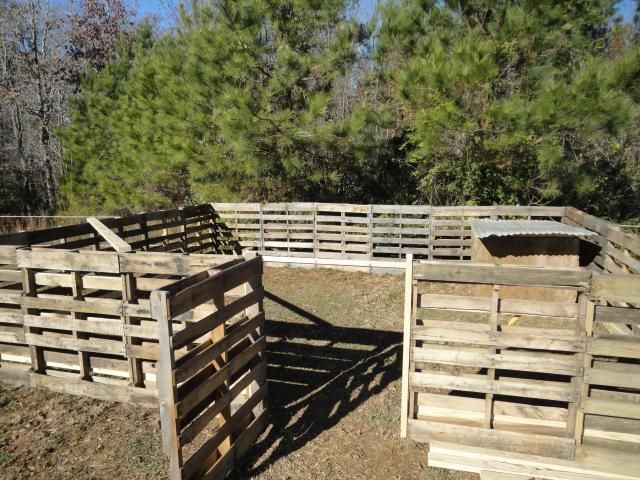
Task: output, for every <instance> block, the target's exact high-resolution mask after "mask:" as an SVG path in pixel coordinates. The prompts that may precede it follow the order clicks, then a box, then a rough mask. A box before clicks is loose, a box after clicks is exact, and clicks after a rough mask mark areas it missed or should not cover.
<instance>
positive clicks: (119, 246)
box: [87, 217, 131, 253]
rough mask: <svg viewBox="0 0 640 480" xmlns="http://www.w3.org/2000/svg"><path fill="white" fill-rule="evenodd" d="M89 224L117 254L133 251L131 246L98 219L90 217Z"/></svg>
mask: <svg viewBox="0 0 640 480" xmlns="http://www.w3.org/2000/svg"><path fill="white" fill-rule="evenodd" d="M87 223H89V225H91V226H92V227H93V228H94V229H95V231H96V232H98V233H99V234H100V236H101V237H102V238H104V239H105V240H106V242H107V243H108V244H109V245H111V247H112V248H113V249H114V250H115V251H116V252H120V253H124V252H130V251H131V245H129V244H128V243H127V242H125V241H124V240H123V239H122V238H120V237H119V236H118V235H116V234H115V233H114V232H113V231H112V230H111V229H110V228H109V227H107V226H106V225H105V224H104V223H102V222H101V221H100V220H98V219H97V218H96V217H88V218H87Z"/></svg>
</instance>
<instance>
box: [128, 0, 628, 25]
mask: <svg viewBox="0 0 640 480" xmlns="http://www.w3.org/2000/svg"><path fill="white" fill-rule="evenodd" d="M376 2H377V0H360V12H358V13H359V16H360V17H361V18H362V19H363V20H365V19H368V18H369V17H371V15H372V14H373V11H374V10H375V6H376ZM177 3H178V0H137V10H138V16H139V17H143V16H145V15H155V16H158V17H159V18H160V20H161V21H164V22H166V21H168V19H169V18H170V17H171V15H172V14H171V6H172V5H176V4H177ZM618 11H619V12H620V13H621V14H622V16H623V18H624V20H625V21H627V22H630V21H632V20H633V14H634V12H635V1H634V0H621V1H620V2H618Z"/></svg>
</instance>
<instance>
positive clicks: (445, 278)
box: [414, 262, 591, 288]
mask: <svg viewBox="0 0 640 480" xmlns="http://www.w3.org/2000/svg"><path fill="white" fill-rule="evenodd" d="M590 276H591V273H590V272H585V271H583V270H579V269H553V268H547V267H523V266H518V265H489V264H462V263H459V262H456V263H454V262H429V263H418V264H416V265H415V267H414V278H416V279H418V280H428V281H438V282H459V283H481V284H499V285H523V286H526V285H535V286H545V285H548V286H567V287H576V288H577V287H580V288H586V287H587V286H588V283H589V279H590Z"/></svg>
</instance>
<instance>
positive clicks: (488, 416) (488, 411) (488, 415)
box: [484, 285, 500, 428]
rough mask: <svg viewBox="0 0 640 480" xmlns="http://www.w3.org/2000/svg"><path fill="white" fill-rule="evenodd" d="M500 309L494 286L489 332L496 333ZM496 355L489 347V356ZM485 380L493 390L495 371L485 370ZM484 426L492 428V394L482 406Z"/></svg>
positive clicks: (494, 348)
mask: <svg viewBox="0 0 640 480" xmlns="http://www.w3.org/2000/svg"><path fill="white" fill-rule="evenodd" d="M499 309H500V285H494V286H493V289H492V290H491V314H490V317H489V331H490V332H497V331H498V312H499ZM496 353H498V350H497V349H496V346H495V345H491V346H490V347H489V354H490V355H491V357H492V358H493V357H494V356H495V354H496ZM487 379H488V381H489V385H491V387H492V388H493V383H494V381H495V379H496V369H495V368H488V369H487ZM484 426H485V428H493V393H487V395H486V397H485V405H484Z"/></svg>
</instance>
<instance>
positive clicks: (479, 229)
mask: <svg viewBox="0 0 640 480" xmlns="http://www.w3.org/2000/svg"><path fill="white" fill-rule="evenodd" d="M469 224H470V226H471V230H472V232H473V236H472V245H471V260H472V261H473V262H475V263H500V264H509V265H531V266H536V267H578V266H580V263H579V260H580V259H579V257H580V237H589V236H594V235H597V234H596V233H595V232H592V231H590V230H587V229H586V228H580V227H574V226H571V225H566V224H564V223H560V222H556V221H554V220H489V219H473V220H470V221H469Z"/></svg>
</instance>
